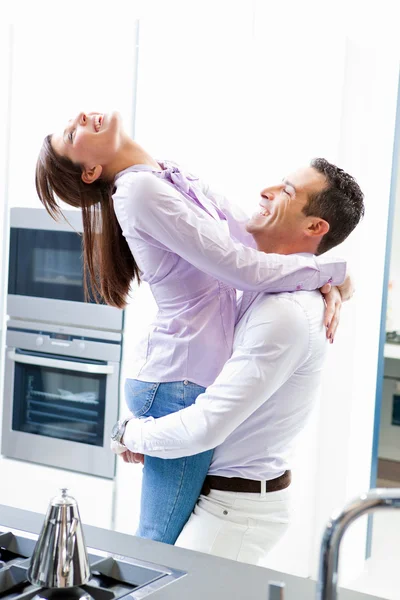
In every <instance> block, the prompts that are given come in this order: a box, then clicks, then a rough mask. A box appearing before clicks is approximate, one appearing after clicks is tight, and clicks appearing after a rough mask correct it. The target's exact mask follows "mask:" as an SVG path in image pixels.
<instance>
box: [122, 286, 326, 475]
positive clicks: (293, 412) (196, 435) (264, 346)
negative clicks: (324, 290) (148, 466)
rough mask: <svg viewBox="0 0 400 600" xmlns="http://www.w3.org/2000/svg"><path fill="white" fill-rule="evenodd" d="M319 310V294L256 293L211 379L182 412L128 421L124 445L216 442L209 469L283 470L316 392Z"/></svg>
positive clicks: (164, 448)
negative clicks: (227, 355) (229, 353)
mask: <svg viewBox="0 0 400 600" xmlns="http://www.w3.org/2000/svg"><path fill="white" fill-rule="evenodd" d="M244 296H246V294H245V295H244ZM323 315H324V302H323V299H322V296H321V294H320V293H319V292H304V291H300V292H293V293H280V294H270V295H266V294H259V295H258V296H256V297H255V300H254V302H253V304H252V305H251V306H250V308H249V309H248V310H247V312H246V313H245V314H244V316H243V317H242V319H241V320H240V322H239V323H238V325H237V327H236V330H235V338H234V345H233V353H232V356H231V358H230V359H229V360H228V361H227V362H226V364H225V366H224V367H223V369H222V371H221V373H220V375H219V376H218V377H217V379H216V380H215V382H214V383H213V384H212V385H211V386H209V387H208V388H207V390H206V392H205V393H204V394H201V395H200V396H198V398H197V399H196V402H195V403H194V404H193V405H192V406H190V407H188V408H185V409H184V410H181V411H178V412H176V413H173V414H171V415H167V416H165V417H162V418H160V419H153V418H152V417H149V418H146V419H132V420H131V421H129V423H128V424H127V427H126V430H125V435H124V443H125V445H126V446H127V447H128V448H129V449H130V450H132V451H133V452H140V453H143V454H147V455H150V456H156V457H159V458H178V457H182V456H189V455H192V454H197V453H199V452H203V451H205V450H209V449H211V448H216V450H215V452H214V456H213V460H212V463H211V466H210V470H209V474H213V475H222V476H225V477H243V478H247V479H255V480H263V479H265V480H269V479H274V478H276V477H279V476H280V475H281V474H282V473H283V472H284V471H285V470H286V469H288V468H290V456H291V453H292V450H293V446H294V441H295V438H296V436H297V434H298V433H299V432H300V431H301V430H302V429H303V427H304V425H305V423H306V421H307V419H308V417H309V415H310V413H311V410H312V408H313V406H314V403H315V400H316V397H317V395H318V388H319V383H320V375H321V369H322V365H323V361H324V357H325V352H326V348H327V340H326V335H325V328H324V325H323Z"/></svg>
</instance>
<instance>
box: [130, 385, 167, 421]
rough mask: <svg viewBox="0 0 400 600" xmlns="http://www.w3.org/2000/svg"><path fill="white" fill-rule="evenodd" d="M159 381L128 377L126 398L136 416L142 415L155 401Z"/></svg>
mask: <svg viewBox="0 0 400 600" xmlns="http://www.w3.org/2000/svg"><path fill="white" fill-rule="evenodd" d="M159 385H160V384H159V383H153V382H150V381H138V380H137V379H126V381H125V400H126V404H127V406H128V408H129V410H130V411H131V413H132V414H133V416H134V417H136V418H138V417H142V416H143V415H144V414H145V413H147V412H148V411H149V410H150V408H151V405H152V404H153V402H154V397H155V395H156V393H157V390H158V386H159Z"/></svg>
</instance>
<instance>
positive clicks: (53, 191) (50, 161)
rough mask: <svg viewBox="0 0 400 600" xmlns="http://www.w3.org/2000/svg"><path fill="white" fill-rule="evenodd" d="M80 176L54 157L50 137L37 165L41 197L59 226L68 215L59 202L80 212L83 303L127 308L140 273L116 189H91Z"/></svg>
mask: <svg viewBox="0 0 400 600" xmlns="http://www.w3.org/2000/svg"><path fill="white" fill-rule="evenodd" d="M81 175H82V169H81V167H80V166H79V165H76V164H74V163H73V162H72V161H71V160H69V159H68V158H65V157H62V156H58V155H57V154H56V152H55V151H54V150H53V147H52V145H51V136H50V135H48V136H47V137H46V138H45V139H44V141H43V145H42V148H41V151H40V154H39V157H38V160H37V163H36V191H37V193H38V196H39V198H40V200H41V201H42V203H43V205H44V206H45V208H46V210H47V212H48V213H49V214H50V215H51V217H52V218H53V219H54V220H56V221H57V220H59V219H60V218H62V217H63V216H64V215H63V213H62V210H61V208H60V206H59V204H58V199H57V198H60V199H61V200H63V201H64V202H66V203H67V204H69V205H70V206H74V207H76V208H80V209H81V210H82V221H83V257H84V260H83V265H84V288H85V298H86V300H88V299H89V298H90V297H91V296H92V297H93V299H94V300H95V301H96V302H100V301H101V300H104V302H106V303H107V304H109V305H111V306H116V307H117V308H124V307H125V306H126V302H127V297H128V294H129V288H130V285H131V283H132V280H133V279H136V280H137V281H138V283H140V273H139V268H138V266H137V264H136V262H135V259H134V258H133V256H132V253H131V251H130V249H129V246H128V243H127V241H126V239H125V238H124V236H123V235H122V230H121V227H120V225H119V223H118V220H117V217H116V215H115V212H114V208H113V201H112V193H113V190H114V184H113V182H109V181H104V180H97V181H95V182H93V183H91V184H87V183H85V182H84V181H82V177H81ZM56 196H57V198H56ZM88 282H89V285H88Z"/></svg>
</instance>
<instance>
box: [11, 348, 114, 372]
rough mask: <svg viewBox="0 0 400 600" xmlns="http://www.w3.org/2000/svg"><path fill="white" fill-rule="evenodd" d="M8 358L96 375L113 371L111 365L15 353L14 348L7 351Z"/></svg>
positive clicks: (28, 363)
mask: <svg viewBox="0 0 400 600" xmlns="http://www.w3.org/2000/svg"><path fill="white" fill-rule="evenodd" d="M8 358H10V359H11V360H13V361H14V362H18V363H22V364H24V365H38V366H40V367H52V368H54V369H65V370H66V371H79V372H80V373H95V374H98V375H111V374H112V373H114V367H113V366H112V365H92V364H90V363H79V362H72V361H70V360H57V359H56V358H45V357H42V356H30V355H29V354H28V355H26V354H17V353H16V352H15V350H10V351H9V352H8Z"/></svg>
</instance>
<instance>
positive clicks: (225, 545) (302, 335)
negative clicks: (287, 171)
mask: <svg viewBox="0 0 400 600" xmlns="http://www.w3.org/2000/svg"><path fill="white" fill-rule="evenodd" d="M260 206H261V211H259V212H258V213H257V214H255V215H254V216H253V217H252V218H251V219H250V221H249V222H248V224H247V230H248V231H249V232H250V233H251V234H252V235H253V237H254V240H255V242H256V244H257V248H258V250H261V251H264V252H274V253H280V254H292V253H311V254H322V253H323V252H326V251H327V250H330V249H331V248H333V247H334V246H336V245H337V244H339V243H341V242H342V241H343V240H344V239H345V238H346V237H347V236H348V235H349V234H350V233H351V231H352V230H353V229H354V228H355V227H356V225H357V224H358V222H359V220H360V219H361V217H362V216H363V214H364V202H363V194H362V192H361V190H360V188H359V186H358V184H357V183H356V182H355V180H354V179H353V178H352V177H351V176H350V175H348V174H347V173H345V172H344V171H342V170H341V169H339V168H338V167H336V166H335V165H332V164H330V163H328V162H327V161H326V160H324V159H315V160H314V161H312V162H311V165H310V166H309V167H306V168H302V169H299V170H297V171H295V172H294V173H293V174H291V175H290V176H288V177H287V179H284V180H283V181H282V182H281V183H279V184H278V185H276V186H273V187H270V188H266V189H265V190H263V192H262V193H261V202H260ZM298 288H299V289H298V291H296V292H294V293H280V294H269V295H268V294H247V293H245V294H244V295H243V298H242V305H241V307H240V310H239V314H238V320H237V325H236V330H235V340H234V346H233V353H232V356H231V358H230V359H229V360H228V361H227V363H226V364H225V366H224V368H223V370H222V372H221V373H220V375H219V376H218V377H217V379H216V381H215V382H214V383H213V384H212V385H211V386H210V387H209V388H208V389H207V390H206V392H205V393H204V394H201V395H200V396H199V397H198V398H197V400H196V402H195V404H194V405H192V406H190V407H188V408H185V409H184V410H181V411H179V412H176V413H173V414H170V415H168V416H166V417H163V418H160V419H153V418H147V419H140V420H136V419H132V420H130V421H128V423H127V424H126V427H125V429H124V432H123V435H121V437H120V442H121V445H119V446H117V447H116V448H115V451H117V452H123V453H125V452H126V454H125V460H128V461H137V460H138V458H137V456H136V455H135V454H132V453H143V454H146V455H151V456H155V457H159V458H165V459H168V458H178V457H183V456H189V455H192V454H197V453H199V452H203V451H205V450H209V449H212V448H216V450H215V452H214V456H213V460H212V463H211V466H210V470H209V475H208V476H207V478H206V481H205V484H204V486H203V490H202V494H201V496H200V498H199V500H198V503H197V505H196V507H195V509H194V512H193V513H192V516H191V517H190V519H189V521H188V522H187V524H186V526H185V528H184V529H183V531H182V533H181V535H180V537H179V538H178V541H177V545H179V546H183V547H186V548H191V549H194V550H199V551H202V552H209V553H213V554H216V555H218V556H223V557H225V558H233V559H236V560H241V561H244V562H249V563H254V564H257V563H258V562H260V560H261V559H262V558H263V557H264V556H265V554H266V553H267V552H268V551H269V550H270V549H271V548H272V547H273V546H274V545H275V543H276V542H277V541H278V539H279V538H280V537H281V535H282V534H283V533H284V531H285V529H286V527H287V524H288V520H289V514H288V487H289V485H290V477H291V475H290V470H289V469H290V455H291V453H292V451H293V446H294V441H295V438H296V436H297V434H298V433H299V432H300V431H301V430H302V429H303V428H304V426H305V423H306V421H307V419H308V416H309V415H310V412H311V410H312V408H313V405H314V403H315V400H316V395H317V390H318V385H319V382H320V375H321V369H322V365H323V361H324V356H325V352H326V335H325V329H324V324H323V315H324V302H323V299H322V296H321V294H320V293H319V292H304V291H301V285H299V286H298ZM331 341H332V340H331ZM127 448H128V449H129V451H130V452H127V451H126V450H127Z"/></svg>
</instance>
